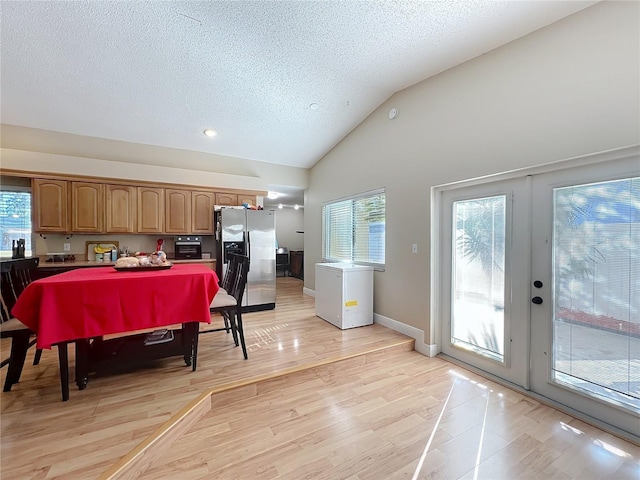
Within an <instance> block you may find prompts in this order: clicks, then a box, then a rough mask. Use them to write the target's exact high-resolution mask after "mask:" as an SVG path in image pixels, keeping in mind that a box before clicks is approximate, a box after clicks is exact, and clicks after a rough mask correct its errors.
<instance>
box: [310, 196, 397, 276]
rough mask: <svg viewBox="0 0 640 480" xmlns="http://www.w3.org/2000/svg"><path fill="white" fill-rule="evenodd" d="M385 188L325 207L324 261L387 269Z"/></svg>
mask: <svg viewBox="0 0 640 480" xmlns="http://www.w3.org/2000/svg"><path fill="white" fill-rule="evenodd" d="M384 246H385V190H384V188H382V189H379V190H374V191H371V192H366V193H362V194H360V195H354V196H352V197H349V198H346V199H341V200H337V201H335V202H329V203H326V204H325V205H324V206H323V207H322V258H323V259H324V261H327V262H353V263H359V264H365V265H373V266H374V267H384V262H385V258H384Z"/></svg>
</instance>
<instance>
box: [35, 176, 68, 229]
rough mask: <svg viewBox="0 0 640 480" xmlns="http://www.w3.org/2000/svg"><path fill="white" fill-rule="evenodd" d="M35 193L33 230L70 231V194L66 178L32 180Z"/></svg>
mask: <svg viewBox="0 0 640 480" xmlns="http://www.w3.org/2000/svg"><path fill="white" fill-rule="evenodd" d="M31 190H32V195H33V231H34V232H36V233H40V232H68V231H69V196H68V182H67V181H66V180H43V179H39V178H34V179H33V180H32V182H31Z"/></svg>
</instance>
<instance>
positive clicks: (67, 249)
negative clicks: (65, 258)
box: [64, 243, 71, 252]
mask: <svg viewBox="0 0 640 480" xmlns="http://www.w3.org/2000/svg"><path fill="white" fill-rule="evenodd" d="M64 251H65V252H70V251H71V244H70V243H65V244H64Z"/></svg>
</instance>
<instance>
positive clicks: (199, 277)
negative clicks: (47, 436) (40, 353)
mask: <svg viewBox="0 0 640 480" xmlns="http://www.w3.org/2000/svg"><path fill="white" fill-rule="evenodd" d="M163 267H164V268H163ZM218 289H219V286H218V277H217V276H216V273H215V272H214V271H213V270H211V269H210V268H208V267H207V266H205V265H198V264H168V265H165V266H160V267H146V268H139V267H131V268H114V267H91V268H78V269H75V270H70V271H68V272H64V273H60V274H58V275H53V276H50V277H46V278H42V279H40V280H36V281H34V282H32V283H31V284H29V285H28V287H27V288H26V289H25V290H24V292H23V293H22V295H20V298H19V299H18V301H17V302H16V304H15V306H14V307H13V309H12V314H13V316H14V317H15V318H17V319H19V320H20V321H21V322H22V323H24V324H25V325H27V326H28V327H29V328H30V329H31V330H33V331H34V332H35V334H36V342H37V343H36V345H37V347H38V348H41V349H48V348H51V347H52V346H54V345H56V346H57V347H58V352H59V357H60V369H61V383H62V389H63V400H67V399H68V397H69V394H68V388H69V387H68V366H67V353H66V351H67V344H68V343H75V345H76V360H75V367H76V369H75V372H76V384H77V385H78V388H80V389H81V390H82V389H84V388H85V387H86V385H87V382H88V376H89V373H90V371H95V370H97V369H98V368H99V367H100V366H101V365H103V364H104V365H109V366H118V365H120V366H123V365H124V366H130V365H131V364H135V363H136V362H141V361H150V360H155V359H159V358H165V357H168V356H174V355H182V356H183V357H184V360H185V363H186V364H187V365H188V366H191V367H192V369H193V370H195V368H196V361H197V346H198V330H199V327H198V325H199V324H200V323H210V322H211V314H210V310H209V308H210V304H211V301H212V300H213V297H214V296H215V294H216V292H217V291H218ZM175 325H181V328H177V329H175V330H174V329H169V328H168V327H170V326H175ZM159 327H167V328H161V330H167V331H169V330H170V331H171V341H167V342H166V343H165V342H164V341H160V342H157V343H153V342H148V340H149V330H150V329H158V328H159ZM141 330H142V331H144V330H146V332H142V333H134V332H139V331H141ZM174 333H175V335H174ZM128 334H130V335H128ZM109 335H112V336H114V335H115V337H116V338H111V339H108V340H105V339H104V337H105V336H109ZM63 363H65V365H64V366H63ZM63 369H64V370H67V371H66V372H63ZM65 375H66V379H65ZM65 384H66V394H65ZM65 397H66V398H65Z"/></svg>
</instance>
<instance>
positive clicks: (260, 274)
mask: <svg viewBox="0 0 640 480" xmlns="http://www.w3.org/2000/svg"><path fill="white" fill-rule="evenodd" d="M214 222H215V223H214V225H216V273H217V274H218V277H219V278H220V279H222V277H223V275H224V274H225V273H226V268H227V256H228V254H229V253H240V254H242V255H247V256H248V257H249V275H248V276H247V286H246V289H245V292H244V297H243V301H242V305H243V311H255V310H269V309H273V308H275V306H276V222H275V212H273V211H271V210H249V209H245V208H224V207H221V208H220V209H219V210H216V211H215V213H214Z"/></svg>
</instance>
